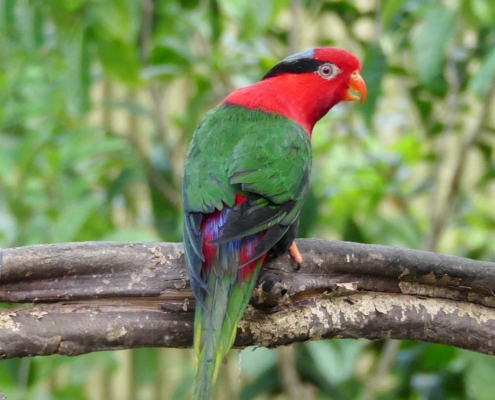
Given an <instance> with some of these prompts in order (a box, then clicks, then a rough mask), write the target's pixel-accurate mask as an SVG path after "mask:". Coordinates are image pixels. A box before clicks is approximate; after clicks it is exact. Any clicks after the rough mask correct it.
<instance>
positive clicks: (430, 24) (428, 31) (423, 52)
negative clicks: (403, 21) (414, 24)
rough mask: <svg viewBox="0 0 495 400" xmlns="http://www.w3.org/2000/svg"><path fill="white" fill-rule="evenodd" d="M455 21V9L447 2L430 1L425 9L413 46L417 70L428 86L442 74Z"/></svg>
mask: <svg viewBox="0 0 495 400" xmlns="http://www.w3.org/2000/svg"><path fill="white" fill-rule="evenodd" d="M455 23H456V16H455V12H454V10H453V9H452V8H450V7H449V6H447V5H445V4H442V3H429V4H428V6H427V7H426V8H425V9H424V13H423V20H422V22H421V23H420V24H419V26H418V29H417V32H416V34H415V35H414V40H413V42H412V48H413V55H414V66H415V69H416V72H417V74H418V76H419V79H420V81H421V82H422V83H423V84H425V85H427V86H428V85H431V84H432V82H433V81H434V80H435V79H437V78H438V76H439V75H440V74H441V71H442V65H443V63H444V61H445V54H446V51H447V44H448V42H449V41H450V40H451V39H452V37H453V34H454V32H455Z"/></svg>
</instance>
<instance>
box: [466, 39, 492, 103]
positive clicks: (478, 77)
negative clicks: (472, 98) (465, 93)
mask: <svg viewBox="0 0 495 400" xmlns="http://www.w3.org/2000/svg"><path fill="white" fill-rule="evenodd" d="M494 81H495V47H494V48H493V49H491V51H490V52H489V53H488V54H487V55H486V56H485V57H484V58H483V60H482V61H481V66H480V68H479V70H478V72H477V73H476V74H475V75H474V76H473V77H472V78H471V80H470V81H469V86H468V87H469V90H471V91H472V92H473V93H474V94H476V95H477V96H479V97H481V98H485V97H486V95H487V94H488V90H489V89H490V87H491V86H492V85H493V82H494Z"/></svg>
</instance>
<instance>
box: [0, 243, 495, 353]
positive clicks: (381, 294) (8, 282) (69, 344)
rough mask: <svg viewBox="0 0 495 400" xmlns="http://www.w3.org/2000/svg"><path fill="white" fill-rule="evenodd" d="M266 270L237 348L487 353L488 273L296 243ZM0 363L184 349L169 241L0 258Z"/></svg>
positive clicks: (492, 317) (176, 258)
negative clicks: (426, 345) (377, 343)
mask: <svg viewBox="0 0 495 400" xmlns="http://www.w3.org/2000/svg"><path fill="white" fill-rule="evenodd" d="M298 246H299V248H300V250H301V252H302V254H303V257H304V263H303V265H302V267H301V268H300V269H299V270H296V269H297V267H296V265H295V264H294V263H293V262H292V260H291V259H290V258H289V257H288V256H286V255H284V256H281V257H279V258H277V259H275V260H270V262H268V263H267V265H266V266H265V267H264V268H263V271H262V273H261V276H260V279H259V285H258V287H257V288H256V289H255V291H254V295H253V301H252V305H251V306H250V307H249V308H248V310H247V312H246V314H245V317H244V319H243V320H242V321H241V324H240V327H239V328H240V329H239V334H238V337H237V340H236V346H239V347H242V346H248V345H260V346H268V347H273V346H279V345H285V344H289V343H293V342H296V341H305V340H309V339H322V338H334V337H338V338H342V337H346V338H368V339H383V338H395V339H406V338H407V339H419V340H425V341H429V342H436V343H444V344H451V345H454V346H458V347H463V348H467V349H471V350H475V351H479V352H482V353H488V354H493V351H494V341H495V339H494V337H493V332H494V331H495V308H494V307H495V295H494V293H495V263H489V262H483V261H474V260H469V259H464V258H458V257H454V256H448V255H441V254H435V253H428V252H422V251H416V250H408V249H398V248H392V247H386V246H377V245H362V244H356V243H347V242H326V241H322V240H314V239H311V240H299V241H298ZM0 266H1V268H0V270H1V279H0V301H3V302H7V303H28V304H24V305H16V306H15V307H14V308H5V309H1V310H0V358H11V357H23V356H33V355H48V354H66V355H78V354H83V353H87V352H92V351H99V350H109V349H124V348H135V347H143V346H165V347H189V346H190V345H191V343H192V334H193V329H192V325H193V313H192V310H193V307H192V306H193V303H194V302H193V297H192V293H191V291H190V290H189V287H188V278H187V273H186V271H185V268H184V264H183V252H182V246H181V245H180V244H176V243H110V242H86V243H66V244H56V245H41V246H28V247H21V248H16V249H6V250H4V251H3V252H2V253H0Z"/></svg>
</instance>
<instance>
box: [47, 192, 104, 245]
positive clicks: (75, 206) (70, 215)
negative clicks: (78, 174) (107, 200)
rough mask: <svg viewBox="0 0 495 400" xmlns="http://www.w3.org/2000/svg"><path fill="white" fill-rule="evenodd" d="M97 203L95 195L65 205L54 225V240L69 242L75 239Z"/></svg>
mask: <svg viewBox="0 0 495 400" xmlns="http://www.w3.org/2000/svg"><path fill="white" fill-rule="evenodd" d="M98 205H99V201H98V200H97V199H96V198H95V197H86V198H84V199H82V200H80V201H78V202H75V203H72V204H68V205H66V206H65V207H64V208H63V209H62V212H61V214H60V216H59V217H58V222H57V224H56V225H55V226H54V235H53V241H54V242H70V241H73V240H75V238H76V236H77V234H78V233H79V231H80V230H81V228H82V226H83V225H84V224H85V223H86V221H87V220H88V218H89V216H90V215H91V212H92V211H93V210H95V209H96V208H97V207H98Z"/></svg>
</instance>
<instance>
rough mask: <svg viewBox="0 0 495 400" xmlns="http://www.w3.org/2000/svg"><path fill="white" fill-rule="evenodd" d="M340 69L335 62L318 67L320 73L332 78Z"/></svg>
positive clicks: (324, 76)
mask: <svg viewBox="0 0 495 400" xmlns="http://www.w3.org/2000/svg"><path fill="white" fill-rule="evenodd" d="M339 72H340V71H339V69H338V68H337V67H336V66H335V65H333V64H329V63H327V64H323V65H321V66H320V68H318V75H320V76H321V77H322V78H325V79H331V78H333V77H334V76H335V75H337V74H338V73H339Z"/></svg>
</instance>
